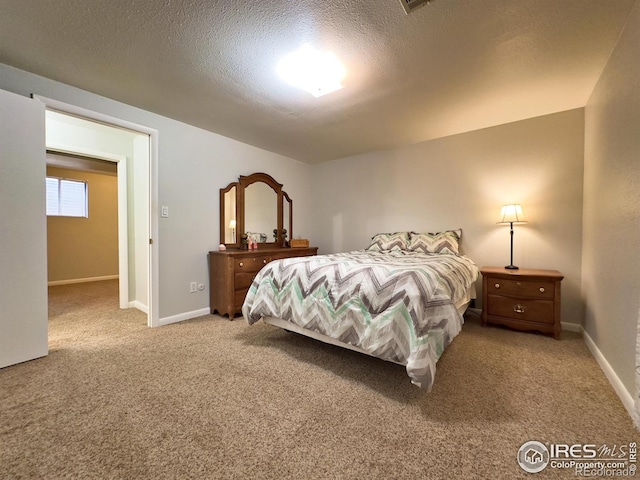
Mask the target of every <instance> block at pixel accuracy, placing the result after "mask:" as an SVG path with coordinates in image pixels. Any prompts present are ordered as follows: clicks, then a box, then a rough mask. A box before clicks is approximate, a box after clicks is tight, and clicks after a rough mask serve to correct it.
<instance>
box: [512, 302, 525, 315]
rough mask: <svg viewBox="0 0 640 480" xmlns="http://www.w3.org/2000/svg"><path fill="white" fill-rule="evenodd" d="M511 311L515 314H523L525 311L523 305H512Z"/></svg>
mask: <svg viewBox="0 0 640 480" xmlns="http://www.w3.org/2000/svg"><path fill="white" fill-rule="evenodd" d="M513 311H514V312H516V313H524V311H525V308H524V305H520V304H517V305H514V306H513Z"/></svg>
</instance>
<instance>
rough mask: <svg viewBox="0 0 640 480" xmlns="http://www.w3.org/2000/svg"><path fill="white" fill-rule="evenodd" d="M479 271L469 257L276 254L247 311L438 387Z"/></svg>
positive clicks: (420, 383)
mask: <svg viewBox="0 0 640 480" xmlns="http://www.w3.org/2000/svg"><path fill="white" fill-rule="evenodd" d="M477 276H478V269H477V267H476V265H475V264H474V263H473V262H472V261H471V260H469V259H468V258H466V257H464V256H458V255H437V254H422V253H415V252H407V251H395V252H371V251H363V250H359V251H355V252H349V253H339V254H333V255H318V256H315V257H297V258H287V259H283V260H277V261H273V262H271V263H269V264H267V265H266V266H265V267H264V268H263V269H262V270H261V271H260V272H258V274H257V275H256V277H255V279H254V281H253V283H252V285H251V288H250V289H249V292H248V293H247V296H246V299H245V302H244V305H243V308H242V313H243V315H244V317H245V319H246V320H247V321H248V323H249V324H250V325H251V324H253V323H255V322H257V321H258V320H260V319H261V318H262V317H276V318H280V319H283V320H285V321H288V322H292V323H295V324H297V325H299V326H301V327H303V328H305V329H307V330H312V331H315V332H317V333H320V334H323V335H327V336H329V337H331V338H333V339H336V340H339V341H341V342H343V343H348V344H351V345H354V346H356V347H359V348H360V349H362V350H364V351H365V352H367V353H369V354H371V355H373V356H376V357H379V358H381V359H383V360H390V361H393V362H397V363H401V364H403V365H406V369H407V374H408V375H409V377H410V379H411V381H412V383H414V384H415V385H417V386H419V387H421V388H423V389H425V390H427V391H430V390H431V386H432V384H433V379H434V374H435V369H436V362H437V360H438V358H440V355H441V354H442V352H443V351H444V349H445V348H446V347H447V345H448V344H449V343H450V342H451V341H452V340H453V338H454V337H455V336H456V335H457V334H458V333H459V332H460V330H461V329H462V323H463V319H462V316H461V315H460V314H459V313H458V311H457V310H456V307H455V303H456V302H457V301H458V300H460V299H461V298H463V296H464V295H465V294H466V292H467V290H468V289H469V288H470V286H471V285H472V284H473V283H474V281H475V280H476V278H477Z"/></svg>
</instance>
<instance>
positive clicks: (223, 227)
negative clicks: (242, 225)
mask: <svg viewBox="0 0 640 480" xmlns="http://www.w3.org/2000/svg"><path fill="white" fill-rule="evenodd" d="M237 186H238V184H237V183H232V184H230V185H229V186H228V187H227V188H223V189H221V190H220V243H224V244H225V245H233V244H236V243H238V238H237V236H236V235H237V225H238V214H237V211H238V210H237V208H236V201H237V196H238V193H237Z"/></svg>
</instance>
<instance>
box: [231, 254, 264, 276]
mask: <svg viewBox="0 0 640 480" xmlns="http://www.w3.org/2000/svg"><path fill="white" fill-rule="evenodd" d="M270 261H271V257H267V256H264V255H259V256H255V257H244V258H236V259H234V265H233V268H234V271H235V273H236V274H238V273H240V272H253V273H256V272H258V271H260V269H261V268H262V267H264V266H265V265H266V264H267V263H269V262H270Z"/></svg>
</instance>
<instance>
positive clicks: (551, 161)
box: [311, 109, 584, 324]
mask: <svg viewBox="0 0 640 480" xmlns="http://www.w3.org/2000/svg"><path fill="white" fill-rule="evenodd" d="M583 133H584V110H583V109H576V110H570V111H567V112H562V113H557V114H554V115H547V116H544V117H538V118H532V119H529V120H524V121H521V122H515V123H510V124H506V125H501V126H497V127H492V128H487V129H483V130H477V131H474V132H469V133H465V134H460V135H455V136H451V137H445V138H441V139H437V140H432V141H428V142H423V143H419V144H415V145H410V146H407V147H403V148H397V149H394V150H388V151H379V152H374V153H370V154H365V155H359V156H355V157H350V158H345V159H341V160H336V161H333V162H327V163H324V164H321V165H318V166H317V167H315V168H314V170H313V175H314V188H313V201H314V205H316V207H317V208H315V209H314V224H313V225H314V230H313V235H312V236H311V238H312V241H313V243H314V244H317V245H319V247H320V248H321V250H323V251H324V252H338V251H348V250H356V249H361V248H364V247H366V246H367V245H368V242H369V240H370V238H371V236H372V235H374V234H375V233H378V232H384V231H387V232H393V231H404V230H414V231H429V232H435V231H441V230H446V229H454V228H462V229H463V238H462V248H463V251H464V253H465V254H467V255H468V256H469V257H470V258H471V259H473V260H474V261H475V262H476V263H477V264H478V266H483V265H497V266H504V265H508V263H509V228H508V226H498V225H496V224H495V223H496V222H497V221H498V216H499V213H500V207H501V206H502V205H503V204H507V203H520V204H522V207H523V210H524V213H525V215H526V216H527V219H528V221H529V223H528V224H527V225H516V226H515V241H514V243H515V246H514V250H515V252H514V262H515V264H516V265H519V266H521V267H528V268H548V269H556V270H560V271H561V272H562V273H563V274H564V275H565V279H564V281H563V283H562V290H563V294H562V320H563V321H564V322H571V323H578V324H581V323H582V318H583V306H582V301H581V298H580V275H581V272H580V269H581V237H582V230H581V224H582V164H583V155H584V151H583V147H584V136H583ZM478 287H480V284H478ZM478 291H480V290H478Z"/></svg>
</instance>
